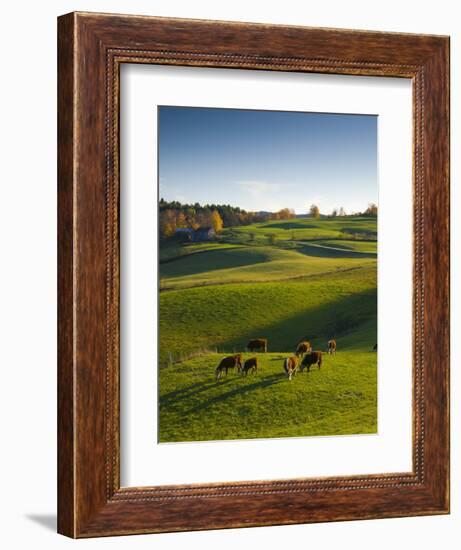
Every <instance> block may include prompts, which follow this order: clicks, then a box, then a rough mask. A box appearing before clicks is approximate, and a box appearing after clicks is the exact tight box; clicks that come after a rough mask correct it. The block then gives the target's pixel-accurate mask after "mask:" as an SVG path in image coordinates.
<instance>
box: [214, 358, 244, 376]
mask: <svg viewBox="0 0 461 550" xmlns="http://www.w3.org/2000/svg"><path fill="white" fill-rule="evenodd" d="M235 367H237V368H238V370H239V372H240V370H241V369H242V354H241V353H237V354H236V355H229V356H227V357H224V358H223V359H221V362H220V363H219V365H218V366H217V367H216V371H215V374H216V380H219V379H220V378H221V376H222V373H223V372H224V371H225V372H226V376H227V371H228V370H229V369H235Z"/></svg>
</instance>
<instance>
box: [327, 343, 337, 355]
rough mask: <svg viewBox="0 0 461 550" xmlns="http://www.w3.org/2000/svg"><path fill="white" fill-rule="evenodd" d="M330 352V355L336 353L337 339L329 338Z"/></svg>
mask: <svg viewBox="0 0 461 550" xmlns="http://www.w3.org/2000/svg"><path fill="white" fill-rule="evenodd" d="M328 353H329V355H331V354H333V353H336V340H328Z"/></svg>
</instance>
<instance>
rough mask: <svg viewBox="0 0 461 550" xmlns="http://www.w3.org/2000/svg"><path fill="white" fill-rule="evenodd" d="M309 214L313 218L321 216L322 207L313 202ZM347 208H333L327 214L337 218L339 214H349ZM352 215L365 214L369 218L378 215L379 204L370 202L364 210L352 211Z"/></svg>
mask: <svg viewBox="0 0 461 550" xmlns="http://www.w3.org/2000/svg"><path fill="white" fill-rule="evenodd" d="M309 215H310V217H311V218H315V219H318V218H320V209H319V207H318V206H317V205H316V204H312V205H311V206H310V208H309ZM347 215H348V214H347V213H346V210H345V209H344V208H343V207H342V206H341V207H340V208H333V210H332V211H331V213H330V214H327V216H328V217H329V218H336V217H338V216H347ZM349 215H350V216H364V217H367V218H377V217H378V206H377V205H376V204H375V203H370V204H369V205H368V208H366V209H365V210H364V211H363V212H351V213H350V214H349Z"/></svg>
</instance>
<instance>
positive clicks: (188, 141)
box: [158, 106, 378, 214]
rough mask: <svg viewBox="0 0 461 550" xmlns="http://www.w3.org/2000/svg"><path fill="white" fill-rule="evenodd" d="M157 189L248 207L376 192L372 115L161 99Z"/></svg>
mask: <svg viewBox="0 0 461 550" xmlns="http://www.w3.org/2000/svg"><path fill="white" fill-rule="evenodd" d="M158 115H159V116H158V124H159V186H160V197H163V198H164V199H165V200H178V201H180V202H182V203H195V202H199V203H201V204H205V203H215V204H231V205H233V206H239V207H241V208H244V209H245V210H250V211H259V210H269V211H276V210H280V209H281V208H293V209H294V210H295V211H296V213H297V214H303V213H305V212H307V211H308V209H309V206H310V205H311V204H313V203H315V204H317V205H318V206H319V207H320V211H321V212H323V213H329V212H331V210H332V209H333V208H339V207H341V206H343V207H344V208H345V209H346V211H347V212H351V211H358V210H364V209H365V208H366V207H367V206H368V204H369V203H370V202H376V203H377V200H378V185H377V117H376V116H373V115H343V114H329V113H327V114H325V113H298V112H286V111H285V112H284V111H252V110H240V109H208V108H191V107H168V106H162V107H159V113H158Z"/></svg>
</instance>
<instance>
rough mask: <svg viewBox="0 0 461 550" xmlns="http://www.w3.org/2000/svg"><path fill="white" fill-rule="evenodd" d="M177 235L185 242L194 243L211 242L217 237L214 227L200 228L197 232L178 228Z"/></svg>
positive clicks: (188, 228)
mask: <svg viewBox="0 0 461 550" xmlns="http://www.w3.org/2000/svg"><path fill="white" fill-rule="evenodd" d="M175 234H176V235H178V236H181V237H182V238H183V239H184V240H188V241H193V242H201V241H211V240H213V239H214V238H215V236H216V232H215V230H214V229H213V227H199V228H198V229H195V230H194V229H192V228H190V227H178V228H177V229H176V231H175Z"/></svg>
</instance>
